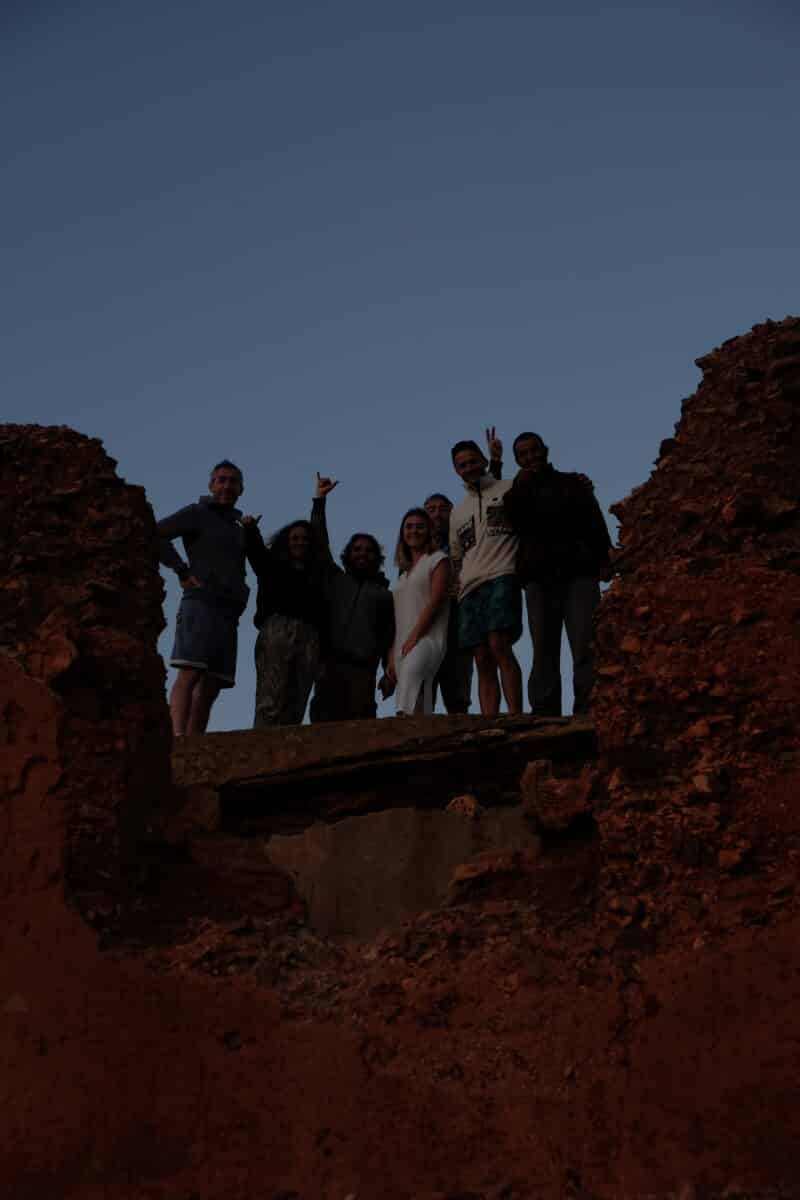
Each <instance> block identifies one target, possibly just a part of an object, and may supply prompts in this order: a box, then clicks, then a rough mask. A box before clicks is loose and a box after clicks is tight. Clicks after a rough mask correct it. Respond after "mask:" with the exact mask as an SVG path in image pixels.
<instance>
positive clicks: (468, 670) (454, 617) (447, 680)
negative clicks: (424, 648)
mask: <svg viewBox="0 0 800 1200" xmlns="http://www.w3.org/2000/svg"><path fill="white" fill-rule="evenodd" d="M472 656H473V651H472V650H469V649H467V650H462V648H461V647H460V646H459V644H458V605H457V604H456V602H455V600H451V602H450V620H449V622H448V625H447V653H446V654H445V656H444V659H443V660H442V665H441V666H440V667H439V670H438V673H437V675H436V678H435V679H434V681H433V703H434V706H435V705H436V695H437V691H438V689H439V688H441V690H442V700H443V701H444V706H445V708H446V709H447V711H448V712H449V713H465V712H469V706H470V701H471V700H472Z"/></svg>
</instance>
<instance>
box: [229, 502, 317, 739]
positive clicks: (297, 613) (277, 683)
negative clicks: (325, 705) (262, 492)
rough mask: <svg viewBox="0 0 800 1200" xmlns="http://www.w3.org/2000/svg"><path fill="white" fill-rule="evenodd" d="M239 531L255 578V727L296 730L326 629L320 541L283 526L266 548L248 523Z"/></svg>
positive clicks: (306, 525) (301, 528) (297, 526)
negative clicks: (280, 727) (256, 598)
mask: <svg viewBox="0 0 800 1200" xmlns="http://www.w3.org/2000/svg"><path fill="white" fill-rule="evenodd" d="M242 526H243V528H244V531H245V549H246V552H247V557H248V559H249V560H250V565H251V566H252V568H253V570H254V571H255V573H256V575H257V577H258V600H257V603H256V615H255V626H256V629H257V630H258V638H257V639H256V650H255V658H256V713H255V720H254V721H253V726H254V728H256V729H259V728H261V727H263V726H266V725H299V724H300V722H301V721H302V719H303V714H304V713H305V711H306V704H307V703H308V697H309V694H310V692H311V688H312V686H313V683H314V680H315V678H316V676H317V670H318V667H319V661H320V637H321V633H322V630H323V629H324V624H325V601H324V596H323V591H322V583H321V578H320V570H321V567H320V563H321V551H320V548H319V545H318V540H317V538H316V535H315V533H314V529H313V527H312V525H311V523H310V522H309V521H293V522H292V523H291V525H286V526H284V528H283V529H281V530H280V531H279V532H278V533H276V534H275V536H274V537H273V538H272V541H271V543H270V545H269V546H265V545H264V542H263V540H262V537H261V534H260V533H259V532H258V527H257V525H256V522H255V520H254V519H253V518H252V517H243V518H242Z"/></svg>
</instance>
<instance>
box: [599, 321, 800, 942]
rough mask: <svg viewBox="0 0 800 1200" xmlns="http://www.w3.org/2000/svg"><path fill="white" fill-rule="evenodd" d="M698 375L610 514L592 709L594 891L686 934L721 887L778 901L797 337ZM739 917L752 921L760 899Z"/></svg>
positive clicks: (787, 790) (731, 350)
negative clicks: (641, 473)
mask: <svg viewBox="0 0 800 1200" xmlns="http://www.w3.org/2000/svg"><path fill="white" fill-rule="evenodd" d="M698 365H699V366H700V367H701V368H702V370H703V381H702V383H701V385H700V387H699V388H698V390H697V392H696V393H695V394H694V395H693V396H691V397H689V399H688V400H686V401H685V402H684V404H683V410H682V414H681V418H680V421H679V422H678V424H677V425H676V427H675V435H674V437H672V438H670V439H668V440H667V441H666V442H664V443H663V444H662V447H661V454H660V458H659V460H658V464H657V467H656V470H655V471H654V472H653V474H652V476H651V477H650V479H649V480H648V482H647V483H646V484H644V485H642V486H641V487H639V488H637V489H636V491H634V492H633V493H632V494H631V495H630V496H629V497H628V498H627V499H626V500H625V501H624V502H622V503H621V504H619V505H617V506H616V508H615V510H614V511H615V512H616V513H617V515H618V517H619V519H620V544H621V554H620V556H619V559H618V568H619V570H620V576H619V577H618V578H617V580H616V582H615V583H614V585H613V587H612V588H611V589H610V591H609V593H608V594H607V596H606V597H605V601H604V604H603V607H602V617H601V620H600V622H599V624H598V630H597V651H598V653H597V658H598V663H597V668H598V685H597V688H596V692H595V697H594V708H593V715H594V718H595V722H596V725H597V730H598V737H599V741H600V745H601V751H602V756H603V773H602V774H603V782H604V786H605V789H606V793H607V796H606V800H605V801H604V802H602V803H600V804H598V806H597V813H596V815H597V819H598V821H599V824H600V831H601V836H602V840H603V848H604V854H605V859H606V868H605V883H606V886H607V888H608V889H609V891H610V892H612V893H614V892H617V891H620V890H624V891H626V892H628V893H635V894H637V895H638V896H640V897H641V898H642V901H643V903H644V904H645V905H646V906H647V907H648V908H649V909H650V910H651V915H652V916H653V918H654V920H655V921H656V922H659V923H667V922H668V920H669V918H670V916H671V915H672V914H674V912H675V911H678V910H682V913H683V919H686V920H687V921H688V924H689V925H691V924H694V923H695V918H696V917H697V916H701V915H702V916H704V917H708V915H709V913H710V912H711V911H712V910H713V909H714V907H715V905H716V904H717V902H718V900H719V897H720V888H721V886H722V888H723V891H724V885H725V881H726V880H727V879H728V878H729V877H730V876H731V875H736V874H742V875H744V874H746V873H748V872H749V871H750V870H751V869H754V868H755V867H756V866H759V867H760V868H761V869H762V870H766V869H769V870H770V871H772V872H773V873H775V876H776V877H775V880H774V884H775V887H776V888H780V887H781V886H783V885H784V884H785V883H786V884H788V883H790V882H791V878H790V877H791V876H793V874H794V864H795V863H796V861H797V857H798V854H800V841H798V833H799V832H800V810H798V808H797V805H796V803H794V802H793V799H792V797H793V796H795V795H796V793H797V786H798V783H799V782H800V774H798V771H799V766H798V741H797V722H798V716H799V715H800V687H799V686H798V679H800V638H798V636H797V631H798V618H799V617H800V487H799V486H798V480H800V321H798V320H797V319H788V320H786V321H784V322H782V323H780V324H774V323H768V324H766V325H760V326H757V327H756V328H755V329H754V330H753V331H752V332H751V333H750V334H747V335H746V336H744V337H739V338H734V339H733V340H732V341H729V342H726V343H725V345H724V346H722V347H721V348H720V349H719V350H716V351H715V352H714V353H712V354H709V355H706V356H705V357H704V358H701V359H699V360H698ZM784 874H785V875H786V876H787V878H786V879H784V878H783V876H784ZM779 875H780V878H778V876H779ZM692 893H694V901H693V904H692V905H690V910H691V911H693V912H694V914H695V918H689V917H688V916H687V910H686V907H685V901H686V900H687V898H689V897H691V895H692ZM701 893H702V896H701ZM752 903H754V904H756V906H757V910H756V909H754V911H753V913H752V914H751V919H753V920H759V919H768V916H766V915H765V914H766V912H767V908H768V896H767V895H766V894H764V895H763V896H762V897H761V898H760V899H759V900H757V901H756V900H752ZM759 914H760V915H759Z"/></svg>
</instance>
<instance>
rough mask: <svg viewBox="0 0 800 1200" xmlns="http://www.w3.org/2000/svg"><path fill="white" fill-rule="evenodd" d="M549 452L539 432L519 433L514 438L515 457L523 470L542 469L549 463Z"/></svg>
mask: <svg viewBox="0 0 800 1200" xmlns="http://www.w3.org/2000/svg"><path fill="white" fill-rule="evenodd" d="M548 453H549V452H548V449H547V446H545V444H544V441H543V439H542V438H540V437H539V434H538V433H518V434H517V436H516V437H515V438H514V458H515V459H516V463H517V466H518V467H520V468H521V470H523V471H541V469H542V467H544V466H546V465H547V455H548Z"/></svg>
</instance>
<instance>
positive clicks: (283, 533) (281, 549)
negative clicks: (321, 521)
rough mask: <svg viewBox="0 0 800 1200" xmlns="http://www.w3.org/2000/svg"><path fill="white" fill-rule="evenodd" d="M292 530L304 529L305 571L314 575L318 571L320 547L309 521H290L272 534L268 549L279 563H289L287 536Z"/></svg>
mask: <svg viewBox="0 0 800 1200" xmlns="http://www.w3.org/2000/svg"><path fill="white" fill-rule="evenodd" d="M293 529H305V531H306V532H307V534H308V558H307V559H306V560H305V564H304V566H305V569H306V571H308V573H309V575H312V574H316V573H317V572H318V570H319V565H320V558H321V547H320V544H319V538H318V537H317V532H316V530H315V528H314V526H313V525H312V524H311V522H310V521H290V522H289V524H288V525H284V526H283V528H282V529H279V530H278V532H277V533H273V535H272V537H271V538H270V539H269V543H268V545H269V548H270V550H271V551H272V553H273V554H274V555H275V558H276V559H277V560H278V561H279V562H285V563H288V562H291V556H290V554H289V534H290V533H291V532H292V530H293Z"/></svg>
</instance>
